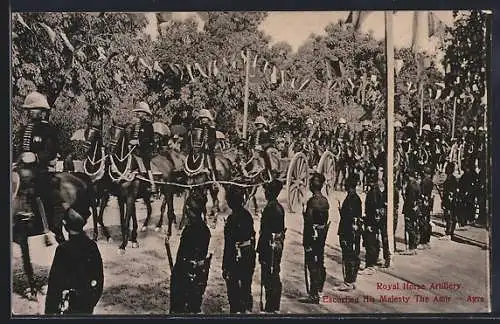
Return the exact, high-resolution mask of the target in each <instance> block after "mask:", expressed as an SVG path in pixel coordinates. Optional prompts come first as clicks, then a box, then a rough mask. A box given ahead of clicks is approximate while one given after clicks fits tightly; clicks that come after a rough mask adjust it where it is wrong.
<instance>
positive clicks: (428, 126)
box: [422, 124, 431, 131]
mask: <svg viewBox="0 0 500 324" xmlns="http://www.w3.org/2000/svg"><path fill="white" fill-rule="evenodd" d="M422 130H426V131H430V130H431V125H429V124H425V125H424V127H422Z"/></svg>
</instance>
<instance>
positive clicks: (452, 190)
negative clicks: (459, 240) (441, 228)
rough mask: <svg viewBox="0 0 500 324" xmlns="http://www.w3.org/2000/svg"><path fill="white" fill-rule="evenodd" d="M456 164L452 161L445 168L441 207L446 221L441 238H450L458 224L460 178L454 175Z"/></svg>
mask: <svg viewBox="0 0 500 324" xmlns="http://www.w3.org/2000/svg"><path fill="white" fill-rule="evenodd" d="M454 171H455V165H454V163H453V162H450V163H449V164H448V165H447V166H446V169H445V173H446V180H445V181H444V183H443V200H442V201H441V209H442V210H443V216H444V220H445V222H446V229H445V235H444V236H443V237H441V238H440V239H441V240H450V239H451V238H452V237H453V234H454V232H455V227H456V225H457V215H456V211H457V208H456V206H457V199H458V180H457V178H456V177H455V176H454V175H453V173H454Z"/></svg>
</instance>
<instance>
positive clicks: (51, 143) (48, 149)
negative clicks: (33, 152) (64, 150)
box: [38, 130, 59, 164]
mask: <svg viewBox="0 0 500 324" xmlns="http://www.w3.org/2000/svg"><path fill="white" fill-rule="evenodd" d="M58 151H59V141H58V138H57V134H56V132H55V130H53V131H51V132H50V134H48V136H47V139H46V143H45V150H43V151H42V152H39V153H38V160H39V161H40V163H42V164H47V163H48V162H49V161H51V160H53V159H55V158H56V156H57V153H58Z"/></svg>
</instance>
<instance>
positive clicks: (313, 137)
mask: <svg viewBox="0 0 500 324" xmlns="http://www.w3.org/2000/svg"><path fill="white" fill-rule="evenodd" d="M305 137H306V138H305V140H306V143H307V148H308V151H309V152H310V153H311V158H312V165H315V164H316V163H317V162H318V161H319V154H320V153H319V140H320V133H319V130H318V129H317V128H316V127H315V126H314V121H313V120H312V118H307V120H306V131H305Z"/></svg>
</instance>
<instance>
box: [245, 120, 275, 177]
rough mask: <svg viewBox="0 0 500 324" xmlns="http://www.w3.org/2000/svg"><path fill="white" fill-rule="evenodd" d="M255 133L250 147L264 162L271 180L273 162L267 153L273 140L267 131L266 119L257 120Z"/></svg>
mask: <svg viewBox="0 0 500 324" xmlns="http://www.w3.org/2000/svg"><path fill="white" fill-rule="evenodd" d="M254 124H255V128H256V129H255V132H254V133H253V134H252V135H251V136H250V146H251V148H252V149H254V150H255V152H256V153H258V155H259V156H261V157H262V158H263V160H264V165H265V168H266V171H267V173H268V176H269V179H272V177H271V169H272V167H271V161H270V159H269V155H268V153H267V149H268V148H270V147H271V146H272V139H271V135H270V134H269V131H268V130H267V127H268V125H267V121H266V119H265V118H264V117H262V116H258V117H257V118H255V122H254Z"/></svg>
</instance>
